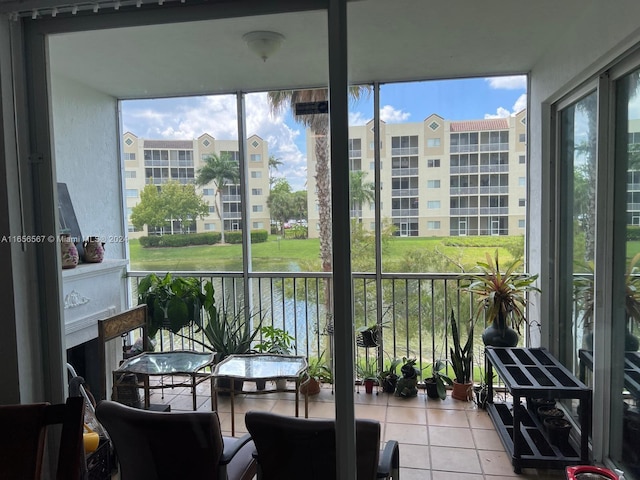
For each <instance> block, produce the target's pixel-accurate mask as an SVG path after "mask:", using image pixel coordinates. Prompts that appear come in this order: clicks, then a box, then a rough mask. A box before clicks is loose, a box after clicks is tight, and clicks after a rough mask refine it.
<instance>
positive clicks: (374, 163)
mask: <svg viewBox="0 0 640 480" xmlns="http://www.w3.org/2000/svg"><path fill="white" fill-rule="evenodd" d="M375 169H376V162H369V170H375ZM383 169H384V167H383V166H382V160H380V170H383Z"/></svg>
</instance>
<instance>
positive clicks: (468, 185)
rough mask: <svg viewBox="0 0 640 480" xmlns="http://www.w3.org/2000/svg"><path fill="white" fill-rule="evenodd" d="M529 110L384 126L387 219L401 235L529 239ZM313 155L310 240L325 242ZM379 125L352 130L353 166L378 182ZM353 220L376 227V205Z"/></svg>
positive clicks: (358, 209)
mask: <svg viewBox="0 0 640 480" xmlns="http://www.w3.org/2000/svg"><path fill="white" fill-rule="evenodd" d="M526 120H527V117H526V110H522V111H520V112H518V113H517V114H516V115H514V116H511V117H507V118H495V119H485V120H465V121H451V120H445V119H444V118H442V117H441V116H439V115H437V114H432V115H430V116H429V117H427V118H426V119H425V120H424V121H423V122H414V123H393V124H387V123H385V122H381V126H380V146H379V148H380V166H381V176H380V181H381V212H382V218H383V220H384V221H390V222H392V223H393V224H394V225H395V226H396V235H400V236H420V237H430V236H465V235H522V234H524V231H525V214H526V177H525V176H526ZM312 142H313V138H312V137H311V135H309V137H308V141H307V151H308V152H309V153H308V154H309V157H310V160H309V168H308V173H307V175H308V179H307V182H308V185H309V226H310V228H309V235H310V236H312V237H317V236H318V229H319V227H318V210H317V206H316V205H317V202H316V197H315V195H316V193H315V191H316V189H315V178H314V176H315V154H314V152H315V150H314V149H313V148H312ZM374 148H375V143H374V140H373V121H371V122H368V123H367V124H366V125H362V126H352V127H349V166H350V169H351V170H352V171H357V170H361V171H364V172H366V173H365V175H364V176H363V183H368V182H373V181H374V172H375V162H374ZM351 217H352V218H356V219H358V220H359V221H361V222H362V223H363V224H364V225H365V227H366V228H369V229H372V230H373V229H374V228H375V222H374V219H375V209H374V203H373V202H371V203H370V204H367V205H352V208H351Z"/></svg>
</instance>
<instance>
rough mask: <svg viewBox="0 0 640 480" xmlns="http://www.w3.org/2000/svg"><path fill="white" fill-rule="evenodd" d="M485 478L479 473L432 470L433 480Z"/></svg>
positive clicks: (473, 479) (481, 479)
mask: <svg viewBox="0 0 640 480" xmlns="http://www.w3.org/2000/svg"><path fill="white" fill-rule="evenodd" d="M484 478H485V477H483V476H482V475H480V474H477V473H460V472H442V471H439V470H433V471H432V472H431V480H483V479H484Z"/></svg>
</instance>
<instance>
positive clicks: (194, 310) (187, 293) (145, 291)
mask: <svg viewBox="0 0 640 480" xmlns="http://www.w3.org/2000/svg"><path fill="white" fill-rule="evenodd" d="M143 303H144V304H146V305H147V324H148V330H149V331H148V333H149V336H150V337H151V338H153V337H155V335H156V333H157V332H158V330H160V329H161V328H168V329H169V330H171V331H172V332H173V333H177V332H179V331H180V330H182V328H184V327H186V326H187V325H190V324H191V323H192V322H195V323H197V324H199V323H200V322H201V307H202V304H203V303H204V294H203V292H202V283H201V282H200V280H198V279H197V278H194V277H189V278H183V277H173V276H171V274H170V273H167V274H166V275H165V276H164V277H159V276H157V275H156V274H155V273H150V274H149V275H147V276H146V277H144V278H143V279H142V280H140V283H139V284H138V304H143Z"/></svg>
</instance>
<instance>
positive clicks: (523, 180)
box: [518, 177, 527, 187]
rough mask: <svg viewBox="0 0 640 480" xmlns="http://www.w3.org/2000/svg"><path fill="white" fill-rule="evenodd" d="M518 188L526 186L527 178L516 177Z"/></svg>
mask: <svg viewBox="0 0 640 480" xmlns="http://www.w3.org/2000/svg"><path fill="white" fill-rule="evenodd" d="M518 186H519V187H526V186H527V178H526V177H518Z"/></svg>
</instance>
